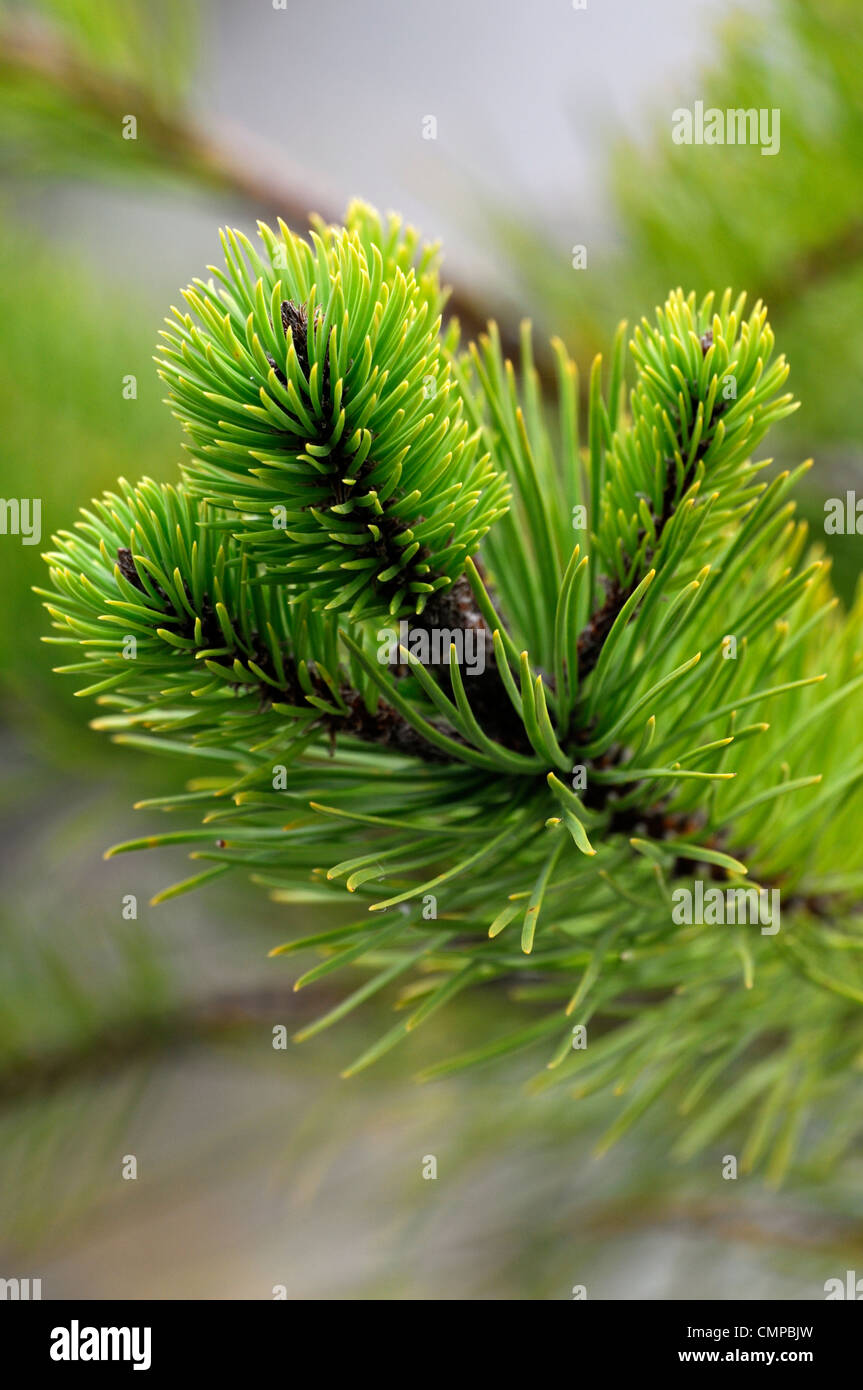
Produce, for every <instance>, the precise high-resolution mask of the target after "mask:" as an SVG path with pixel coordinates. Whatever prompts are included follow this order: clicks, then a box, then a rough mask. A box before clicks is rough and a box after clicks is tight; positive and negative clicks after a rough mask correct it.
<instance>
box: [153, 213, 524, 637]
mask: <svg viewBox="0 0 863 1390" xmlns="http://www.w3.org/2000/svg"><path fill="white" fill-rule="evenodd" d="M259 230H260V238H261V242H262V243H263V251H264V254H263V255H260V254H259V253H258V252H257V251H256V250H255V248H254V246H253V245H252V243H251V242H250V241H249V240H248V239H247V238H246V237H245V236H243V235H242V233H239V232H230V231H229V232H227V233H225V234H223V237H222V245H223V250H224V254H225V262H226V264H225V269H224V270H221V269H216V268H214V267H213V268H212V269H213V274H214V276H215V280H211V281H209V282H204V281H202V280H196V281H195V282H194V285H193V286H191V287H190V288H189V289H188V290H186V291H185V298H186V302H187V304H188V305H189V309H190V310H191V312H189V313H181V312H180V311H175V320H174V322H173V323H172V325H171V328H170V330H169V331H168V332H166V333H165V334H164V338H165V346H164V347H163V349H162V352H161V355H160V358H159V362H160V366H161V371H162V375H163V376H164V378H165V380H166V381H167V382H168V384H169V387H170V390H171V399H172V402H173V404H174V409H175V411H176V413H177V414H178V415H179V417H180V418H181V419H182V420H183V421H184V423H185V425H186V428H187V431H188V433H189V436H190V439H191V446H190V447H191V452H192V459H191V461H190V462H188V463H187V464H186V465H185V469H184V472H185V476H186V480H187V485H188V486H189V488H190V490H191V491H192V492H193V493H195V494H196V495H198V496H201V497H206V498H208V499H210V500H211V501H212V502H214V503H215V504H216V505H218V506H219V507H221V508H224V509H227V511H228V513H229V515H228V516H227V517H226V519H225V520H224V522H223V525H224V526H225V528H226V529H227V528H230V529H231V530H232V531H233V532H234V533H235V534H236V535H237V536H238V538H239V540H240V541H241V543H242V546H243V549H244V552H245V553H246V554H248V555H249V557H250V558H251V560H252V561H253V562H254V563H256V564H261V565H263V566H264V567H265V574H264V576H263V578H264V580H265V582H267V583H273V584H278V585H282V586H284V585H291V586H292V587H293V588H294V589H298V590H300V591H302V592H311V593H313V594H314V595H315V598H316V601H319V602H320V603H321V604H322V605H323V606H325V607H326V608H328V609H329V610H338V611H349V612H350V615H351V617H352V619H354V620H356V619H358V618H361V617H363V616H366V615H368V614H370V613H371V614H387V613H388V614H390V615H402V614H408V613H421V612H422V610H423V608H424V607H425V605H426V603H427V601H428V598H429V596H430V595H431V594H433V593H436V592H438V591H439V590H441V589H447V588H449V587H451V585H452V584H453V583H454V582H455V581H456V580H457V579H458V577H459V576H460V574H461V573H462V571H463V568H464V561H465V558H466V556H467V555H469V554H471V553H473V552H475V551H476V550H477V548H478V546H479V543H480V541H481V540H482V537H483V536H484V535H485V533H486V531H487V530H488V528H489V526H490V525H491V524H492V522H493V521H494V519H495V518H496V516H498V515H499V514H500V512H501V511H502V510H503V509H504V508H505V503H506V487H505V483H504V480H503V478H502V476H501V475H498V474H497V473H496V472H495V470H494V469H493V468H492V465H491V462H490V460H489V458H488V456H487V455H480V454H479V452H478V448H477V443H478V441H477V439H476V438H475V437H474V436H472V435H471V434H470V433H469V431H468V428H467V425H466V424H465V422H464V421H463V419H462V418H461V417H462V409H461V402H460V400H459V399H458V392H457V390H456V389H455V387H454V383H453V381H452V377H451V372H450V368H449V366H448V364H447V363H446V361H445V359H444V357H443V354H442V351H441V343H440V337H439V330H440V305H441V303H442V294H441V291H440V288H439V284H438V281H437V276H436V270H435V259H434V255H433V252H432V251H431V250H428V249H426V250H422V249H420V248H419V247H418V242H417V238H416V236H415V234H413V233H411V232H409V231H408V232H401V231H400V229H399V227H398V225H397V224H393V223H392V222H391V223H390V224H389V226H388V227H387V229H386V231H384V229H383V227H382V226H381V224H380V222H379V220H378V219H377V218H376V217H375V216H374V215H373V214H372V213H371V212H370V210H368V209H366V208H365V207H364V206H362V205H354V206H353V207H352V208H351V209H350V210H349V213H348V221H347V225H346V226H345V227H343V228H338V227H331V226H324V225H323V224H320V223H319V224H318V226H317V228H316V229H315V230H313V232H312V234H311V238H310V240H309V241H305V240H303V239H302V238H301V237H298V236H296V235H295V234H294V233H293V232H291V231H290V229H289V228H288V227H286V226H285V225H284V223H281V224H280V226H279V234H278V235H276V234H275V233H273V232H272V231H271V230H270V229H269V228H268V227H266V226H264V225H263V224H261V225H260V228H259ZM417 258H418V264H417V265H416V267H415V266H414V264H413V261H414V260H415V259H417ZM216 282H218V283H216Z"/></svg>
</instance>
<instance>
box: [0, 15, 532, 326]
mask: <svg viewBox="0 0 863 1390" xmlns="http://www.w3.org/2000/svg"><path fill="white" fill-rule="evenodd" d="M28 82H30V83H33V82H36V83H37V84H39V83H41V84H43V85H44V86H45V87H47V89H48V90H49V91H50V93H51V95H52V97H53V98H54V99H56V98H57V96H60V97H61V98H63V99H64V100H65V101H67V102H68V103H69V105H70V107H71V108H73V109H74V110H75V111H76V112H78V113H79V114H81V115H83V116H84V117H85V118H87V119H88V120H90V121H95V122H96V123H97V125H98V127H99V128H100V129H101V130H102V132H103V133H104V134H105V135H107V136H108V137H109V138H111V139H114V140H117V141H119V140H120V131H121V126H122V122H123V119H124V118H125V117H126V116H128V115H134V116H135V119H136V121H137V125H138V135H137V144H138V147H139V149H141V150H142V151H143V153H144V154H145V155H146V156H148V157H149V158H150V159H151V161H152V163H153V165H154V166H155V168H156V169H157V170H160V169H161V170H164V171H167V172H169V173H173V174H179V175H181V176H183V177H184V178H187V179H189V180H191V181H193V182H195V183H198V184H201V185H202V186H203V187H205V188H207V189H216V190H218V191H221V192H226V193H230V194H234V195H236V196H237V197H238V198H240V199H242V200H243V201H244V202H247V203H249V204H250V205H251V206H252V207H253V208H254V209H255V210H256V214H258V215H260V216H262V217H282V218H284V220H285V221H286V222H287V223H289V224H290V225H291V226H292V227H294V228H295V229H299V230H305V228H306V227H307V226H308V224H309V215H310V213H312V212H317V213H319V214H320V215H321V216H322V217H324V218H325V220H327V221H338V220H339V218H340V217H341V211H342V210H341V209H339V208H336V206H335V203H334V200H333V198H332V195H331V194H327V193H325V192H324V191H323V190H321V189H318V188H316V187H314V186H312V185H311V184H310V182H309V181H308V179H307V176H306V175H304V174H301V173H300V172H299V171H297V172H296V173H295V174H294V175H293V176H292V177H291V178H288V179H285V178H283V177H280V176H279V175H278V174H273V173H272V171H271V170H270V169H269V168H268V167H267V166H268V162H269V161H268V159H267V156H266V151H265V150H263V149H261V148H257V149H253V148H249V146H248V142H246V144H245V145H244V146H243V148H242V149H239V148H237V149H234V148H232V146H233V144H234V141H232V139H231V137H230V136H229V134H228V133H227V131H226V130H225V128H224V127H222V128H221V134H220V136H219V138H214V137H213V136H211V135H210V134H208V133H206V132H205V131H204V130H202V128H201V127H200V125H199V124H197V123H196V122H195V121H193V120H192V119H191V118H190V117H188V116H187V115H185V114H184V113H183V112H182V111H181V110H179V109H173V108H172V109H166V108H165V106H164V104H163V103H162V102H160V100H159V98H158V97H157V96H156V95H155V94H154V93H153V92H151V91H148V90H147V88H146V87H145V86H143V85H142V84H141V83H139V82H137V81H135V80H134V79H132V78H131V77H129V76H127V75H125V74H118V73H116V72H111V71H108V70H106V69H104V68H102V67H99V66H98V65H96V64H95V63H93V62H91V61H90V60H89V59H88V58H87V57H86V56H84V55H82V54H81V53H79V52H76V51H75V49H74V48H73V47H72V46H71V45H70V44H68V43H67V42H65V41H64V40H63V39H62V38H60V37H59V36H58V35H57V34H56V33H55V32H53V31H52V30H51V29H49V28H47V27H45V26H44V25H41V24H39V25H34V24H33V23H32V22H29V21H28V22H21V21H17V20H16V21H13V20H10V19H9V18H6V19H5V20H3V21H2V22H0V83H5V84H16V83H19V84H20V83H28ZM90 154H91V166H92V164H93V162H94V161H93V160H92V150H91V151H90ZM279 160H280V162H281V161H282V160H283V156H282V154H281V152H279ZM450 283H452V282H450ZM447 313H448V315H449V316H455V317H458V319H459V321H460V323H461V325H462V327H463V329H464V331H465V332H466V333H467V334H469V335H470V336H476V335H477V334H478V333H480V332H482V331H483V330H484V329H485V326H486V323H487V320H488V318H489V317H490V316H491V310H490V309H487V307H486V306H484V305H483V304H482V303H480V302H479V301H478V300H477V299H476V297H475V296H474V295H473V293H472V292H471V291H470V290H468V289H467V288H466V287H465V286H463V285H459V284H455V285H452V288H451V293H450V296H449V299H448V302H447ZM502 332H503V336H504V341H505V342H506V343H507V344H508V346H509V347H510V349H511V350H515V347H516V344H517V333H516V332H515V330H514V328H513V327H512V326H511V325H510V326H504V327H503V328H502Z"/></svg>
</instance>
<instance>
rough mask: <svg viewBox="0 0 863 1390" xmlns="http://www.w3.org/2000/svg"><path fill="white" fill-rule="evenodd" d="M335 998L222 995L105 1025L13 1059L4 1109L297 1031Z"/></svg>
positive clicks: (287, 992) (1, 1073)
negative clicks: (162, 1057)
mask: <svg viewBox="0 0 863 1390" xmlns="http://www.w3.org/2000/svg"><path fill="white" fill-rule="evenodd" d="M336 998H337V996H336V994H335V993H333V994H332V996H328V997H327V998H322V996H321V994H320V993H316V994H315V996H314V998H311V997H310V998H309V999H308V1000H306V998H305V997H304V996H298V995H297V994H295V993H294V991H293V989H292V988H277V989H272V988H271V989H255V990H237V991H231V992H227V993H224V992H223V993H218V994H215V995H213V996H211V997H207V998H204V999H199V1000H193V1001H191V1002H189V1003H188V1004H185V1005H182V1004H181V1005H178V1006H176V1007H175V1008H172V1009H168V1010H161V1011H159V1012H157V1013H153V1014H150V1015H147V1016H144V1017H142V1016H140V1015H138V1016H137V1017H135V1018H133V1019H129V1020H116V1021H112V1022H109V1023H106V1024H104V1025H103V1026H101V1027H100V1028H98V1029H97V1030H96V1031H94V1032H92V1033H90V1034H88V1035H87V1036H85V1037H83V1038H80V1039H76V1040H75V1041H74V1042H73V1043H70V1044H68V1045H66V1046H64V1047H58V1048H55V1049H53V1050H51V1051H46V1052H42V1053H39V1052H36V1053H32V1054H30V1055H29V1056H19V1057H13V1058H11V1059H8V1060H7V1061H5V1062H4V1064H3V1065H2V1066H0V1106H4V1105H9V1104H12V1103H14V1102H16V1101H19V1100H22V1099H25V1098H26V1099H32V1098H33V1097H34V1096H43V1095H46V1094H48V1093H50V1092H52V1091H55V1090H57V1089H58V1088H59V1087H61V1086H64V1085H66V1084H68V1083H69V1082H74V1081H81V1080H86V1079H92V1078H93V1077H104V1076H107V1075H109V1074H111V1073H113V1072H116V1071H119V1070H121V1069H122V1068H123V1067H125V1066H127V1065H128V1064H129V1063H130V1062H138V1061H144V1060H146V1059H148V1058H151V1057H155V1056H157V1055H158V1054H159V1053H161V1052H163V1051H165V1050H167V1049H169V1048H175V1047H181V1046H186V1045H192V1044H196V1043H202V1042H215V1041H218V1040H220V1039H224V1038H226V1037H231V1036H235V1035H237V1034H242V1033H245V1032H248V1031H250V1030H252V1029H257V1028H259V1027H264V1028H265V1029H272V1028H273V1027H275V1026H276V1025H277V1024H279V1023H283V1024H285V1026H293V1025H295V1024H298V1023H300V1022H302V1021H304V1020H305V1019H306V1018H308V1017H310V1016H312V1015H315V1016H316V1015H317V1014H319V1013H320V1012H321V1011H322V1009H321V1006H322V1004H323V1006H324V1008H326V1007H327V1003H328V1000H329V1002H334V1001H335V1000H336Z"/></svg>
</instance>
